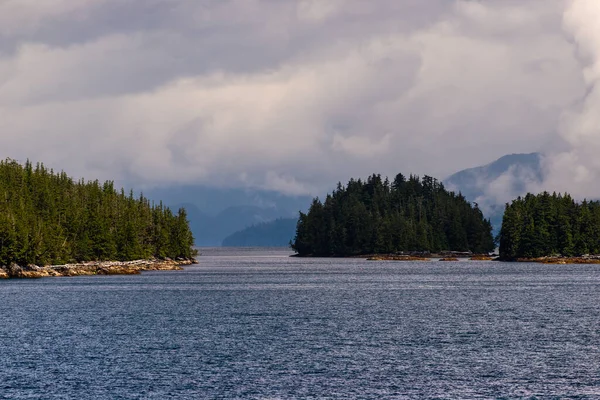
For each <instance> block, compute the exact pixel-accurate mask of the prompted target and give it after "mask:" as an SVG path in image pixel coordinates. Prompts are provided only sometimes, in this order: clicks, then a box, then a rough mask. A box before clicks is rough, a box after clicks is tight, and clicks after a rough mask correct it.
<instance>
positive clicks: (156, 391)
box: [0, 249, 600, 399]
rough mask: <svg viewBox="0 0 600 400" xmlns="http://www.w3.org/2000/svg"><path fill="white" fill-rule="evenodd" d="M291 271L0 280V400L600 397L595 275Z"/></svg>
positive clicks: (405, 266)
mask: <svg viewBox="0 0 600 400" xmlns="http://www.w3.org/2000/svg"><path fill="white" fill-rule="evenodd" d="M288 255H289V252H287V251H285V250H284V251H281V250H275V249H271V250H266V251H265V250H256V249H224V250H222V249H206V250H204V251H203V255H202V256H201V257H200V258H199V260H200V264H199V265H195V266H191V267H188V268H186V270H185V271H164V272H163V271H156V272H146V273H143V274H142V275H137V276H97V277H74V278H45V279H40V280H7V281H2V282H0V398H2V399H34V398H44V399H46V398H56V399H62V398H64V399H87V398H93V399H137V398H139V399H169V398H177V399H405V398H406V399H410V398H414V399H423V398H437V399H446V398H449V399H450V398H452V399H453V398H461V399H465V398H599V397H600V348H599V345H600V266H594V265H591V266H590V265H588V266H585V265H558V266H548V265H534V264H505V263H498V262H468V261H461V262H455V263H440V262H425V263H423V262H421V263H404V262H368V261H364V260H360V259H298V258H289V257H288Z"/></svg>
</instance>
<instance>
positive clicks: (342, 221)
mask: <svg viewBox="0 0 600 400" xmlns="http://www.w3.org/2000/svg"><path fill="white" fill-rule="evenodd" d="M491 230H492V227H491V224H490V222H489V220H486V219H484V218H483V214H482V213H481V211H480V210H479V208H478V207H477V205H475V206H472V205H471V204H470V203H468V202H467V201H466V200H465V198H464V197H463V196H462V195H460V194H458V195H456V194H454V193H452V192H448V191H446V190H445V189H444V186H443V185H442V184H441V183H440V182H438V181H437V180H435V179H434V178H432V177H429V176H425V177H423V179H420V178H419V177H418V176H410V177H409V178H408V179H406V178H405V177H404V176H403V175H402V174H398V175H397V176H396V177H395V179H394V181H393V183H391V184H390V183H389V181H388V180H387V179H385V180H382V179H381V175H372V176H370V177H369V178H368V179H367V180H366V181H364V182H363V181H361V180H360V179H359V180H354V179H351V180H350V181H349V182H348V185H347V186H346V187H344V186H342V185H341V183H340V184H338V186H337V188H336V190H334V191H333V193H332V194H330V195H328V196H327V198H326V199H325V201H324V202H323V203H322V202H321V201H320V200H319V199H318V198H316V199H314V200H313V203H312V205H311V207H310V209H309V211H308V213H306V214H304V213H300V218H299V219H298V225H297V228H296V237H295V239H294V241H293V243H292V248H293V249H294V250H295V251H296V252H297V253H298V254H299V255H301V256H305V255H314V256H350V255H359V254H370V253H392V252H398V251H417V250H418V251H432V252H437V251H443V250H457V251H467V250H470V251H472V252H475V253H485V252H490V251H492V250H493V249H494V240H493V237H492V233H491Z"/></svg>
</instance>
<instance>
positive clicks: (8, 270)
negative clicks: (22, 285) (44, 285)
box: [0, 258, 198, 279]
mask: <svg viewBox="0 0 600 400" xmlns="http://www.w3.org/2000/svg"><path fill="white" fill-rule="evenodd" d="M197 263H198V261H196V260H195V259H193V258H192V259H177V260H171V259H165V260H160V259H149V260H134V261H88V262H82V263H74V264H64V265H47V266H43V267H40V266H37V265H28V266H20V265H17V264H11V265H10V266H0V279H11V278H25V279H31V278H45V277H61V276H82V275H136V274H140V273H141V272H142V271H177V270H182V269H183V268H182V266H183V265H192V264H197Z"/></svg>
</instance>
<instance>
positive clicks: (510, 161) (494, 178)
mask: <svg viewBox="0 0 600 400" xmlns="http://www.w3.org/2000/svg"><path fill="white" fill-rule="evenodd" d="M543 180H544V171H543V169H542V154H540V153H527V154H509V155H506V156H503V157H500V158H499V159H497V160H496V161H493V162H491V163H489V164H486V165H483V166H479V167H474V168H468V169H465V170H462V171H459V172H457V173H455V174H453V175H451V176H449V177H448V178H446V179H444V180H443V183H444V186H445V187H446V188H447V189H449V190H452V191H455V192H461V193H462V194H463V196H465V198H466V199H467V200H468V201H470V202H474V203H477V204H478V205H479V207H480V208H481V210H482V212H483V213H484V215H485V216H486V217H487V218H490V219H491V222H492V226H493V227H494V231H495V232H498V231H499V229H500V225H501V224H502V215H503V213H504V205H505V203H507V202H510V201H511V200H513V199H514V198H516V197H518V196H520V195H523V194H525V193H526V192H527V190H528V187H531V186H532V185H535V184H540V183H542V182H543Z"/></svg>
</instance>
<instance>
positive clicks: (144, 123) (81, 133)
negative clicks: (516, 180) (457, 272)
mask: <svg viewBox="0 0 600 400" xmlns="http://www.w3.org/2000/svg"><path fill="white" fill-rule="evenodd" d="M50 3H52V4H51V5H50ZM76 3H77V4H75V3H73V2H65V1H61V0H54V1H51V2H48V3H47V4H46V5H44V6H40V7H35V6H34V2H28V1H20V0H19V1H18V2H17V1H13V0H9V1H8V2H6V1H5V2H4V3H0V26H2V28H0V29H2V30H1V31H0V32H2V34H1V35H0V36H1V37H2V38H1V39H0V149H1V150H0V156H2V157H12V158H16V159H21V160H23V159H25V158H26V157H29V158H31V159H33V160H41V161H44V162H46V163H48V164H50V165H52V166H54V167H56V168H64V169H65V170H67V171H68V172H69V173H70V174H73V175H76V176H86V177H91V178H94V177H99V178H115V179H117V180H118V181H121V182H126V183H127V184H133V185H138V186H157V185H164V184H168V183H174V182H181V183H204V184H210V185H219V186H252V187H263V188H268V189H273V190H279V191H282V192H285V193H294V194H298V193H303V192H309V193H311V194H318V193H321V192H322V191H324V190H329V189H331V188H332V187H333V185H334V184H335V182H337V181H338V180H346V179H348V178H349V177H351V176H355V177H358V176H365V175H367V174H369V173H371V172H381V173H383V174H388V175H390V176H393V175H394V174H396V173H397V172H403V173H405V174H408V173H417V174H430V175H437V176H440V177H443V176H446V175H448V174H449V173H451V172H454V171H455V170H458V169H461V168H465V167H470V166H473V165H477V164H481V163H484V162H488V161H489V160H491V159H494V158H497V157H498V156H501V155H503V154H506V153H514V152H525V151H535V150H537V149H539V148H540V147H542V146H544V145H546V144H547V143H554V142H555V141H556V138H557V134H556V131H557V127H558V126H559V123H560V118H559V116H560V114H561V110H564V109H565V108H567V107H569V106H571V105H572V104H575V103H576V102H577V101H578V99H580V98H581V97H582V96H583V95H584V93H585V89H586V87H587V88H589V87H590V86H589V85H590V84H589V80H590V79H591V78H590V77H589V76H594V75H593V72H589V73H587V75H586V78H585V79H584V77H583V76H582V75H581V69H580V64H579V59H578V57H577V55H576V54H575V53H574V47H573V44H572V43H571V42H570V41H569V40H567V38H565V36H564V34H563V29H562V13H563V6H562V4H563V3H562V1H560V0H550V1H548V0H532V1H528V2H521V1H518V2H517V1H516V0H515V1H512V0H509V1H500V0H491V1H488V2H470V1H458V2H448V1H442V0H432V1H428V2H423V1H416V0H407V1H403V2H397V1H392V0H390V1H387V0H381V1H379V2H377V6H374V5H373V4H372V3H369V2H364V1H362V0H346V1H343V2H340V1H337V0H328V1H325V0H323V1H318V2H317V1H309V0H303V1H300V2H297V1H291V0H290V1H287V0H286V1H278V2H272V1H268V0H249V1H240V0H223V1H218V2H209V1H207V2H198V1H193V0H182V1H178V2H171V1H164V0H151V1H150V0H149V1H148V2H134V1H132V0H122V1H121V0H120V1H116V0H86V1H81V2H76ZM35 4H37V2H36V3H35ZM572 18H573V19H574V20H576V19H577V18H579V17H577V16H573V17H572ZM573 24H574V25H576V23H575V22H574V23H573ZM579 35H580V36H582V37H587V36H588V35H589V33H587V32H583V33H580V34H579ZM592 50H593V49H592ZM586 53H590V50H589V49H588V50H587V51H586ZM591 56H593V54H592V55H591ZM586 57H590V55H589V54H587V55H586ZM590 71H593V68H592V69H591V70H590ZM586 80H587V81H586ZM586 85H587V86H586ZM563 123H564V122H563ZM563 137H565V139H566V140H575V139H574V137H575V136H565V135H564V134H563Z"/></svg>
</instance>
